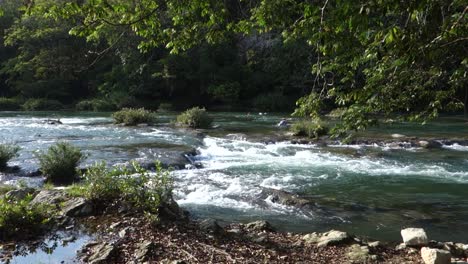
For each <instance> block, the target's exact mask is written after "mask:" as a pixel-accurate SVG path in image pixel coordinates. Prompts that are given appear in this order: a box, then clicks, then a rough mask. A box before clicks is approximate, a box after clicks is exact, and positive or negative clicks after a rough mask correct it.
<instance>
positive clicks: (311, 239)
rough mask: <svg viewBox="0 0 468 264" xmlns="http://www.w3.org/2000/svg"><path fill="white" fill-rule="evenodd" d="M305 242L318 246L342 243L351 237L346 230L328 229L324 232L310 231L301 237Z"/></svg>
mask: <svg viewBox="0 0 468 264" xmlns="http://www.w3.org/2000/svg"><path fill="white" fill-rule="evenodd" d="M302 239H303V240H304V241H305V242H306V243H307V244H317V246H318V247H325V246H332V245H338V244H344V243H347V242H349V241H351V240H352V237H351V236H350V235H348V233H346V232H342V231H338V230H330V231H328V232H326V233H323V234H319V233H315V232H314V233H311V234H307V235H305V236H304V237H303V238H302Z"/></svg>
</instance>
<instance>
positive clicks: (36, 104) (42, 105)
mask: <svg viewBox="0 0 468 264" xmlns="http://www.w3.org/2000/svg"><path fill="white" fill-rule="evenodd" d="M63 108H64V106H63V104H62V103H60V102H59V101H57V100H50V99H46V98H33V99H28V100H27V101H26V102H25V103H24V104H23V109H24V110H26V111H46V110H60V109H63Z"/></svg>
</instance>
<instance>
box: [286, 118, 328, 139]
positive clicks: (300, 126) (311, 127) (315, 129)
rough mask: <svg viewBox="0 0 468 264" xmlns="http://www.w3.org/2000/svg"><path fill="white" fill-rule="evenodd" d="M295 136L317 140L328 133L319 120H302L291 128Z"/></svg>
mask: <svg viewBox="0 0 468 264" xmlns="http://www.w3.org/2000/svg"><path fill="white" fill-rule="evenodd" d="M291 131H292V133H293V135H295V136H306V137H310V138H319V137H321V136H323V135H326V134H327V133H328V128H327V127H326V126H325V125H324V124H323V122H322V121H320V120H302V121H299V122H297V123H294V124H293V125H292V126H291Z"/></svg>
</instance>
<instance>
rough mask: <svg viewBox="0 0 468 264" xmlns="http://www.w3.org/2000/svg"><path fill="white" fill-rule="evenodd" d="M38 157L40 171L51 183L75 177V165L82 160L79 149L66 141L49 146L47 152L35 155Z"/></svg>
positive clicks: (60, 182)
mask: <svg viewBox="0 0 468 264" xmlns="http://www.w3.org/2000/svg"><path fill="white" fill-rule="evenodd" d="M36 156H37V158H38V159H39V165H40V170H41V172H42V173H43V174H44V175H46V176H47V181H49V182H52V183H56V184H57V183H58V184H62V183H70V182H73V181H74V180H75V178H76V175H77V171H76V167H77V166H78V163H79V162H80V161H81V160H82V158H83V154H82V153H81V151H80V149H78V148H76V147H74V146H73V145H71V144H70V143H67V142H59V143H57V144H55V145H53V146H50V147H49V149H48V150H47V152H42V153H39V154H37V155H36Z"/></svg>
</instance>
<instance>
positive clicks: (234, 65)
mask: <svg viewBox="0 0 468 264" xmlns="http://www.w3.org/2000/svg"><path fill="white" fill-rule="evenodd" d="M1 9H2V12H3V16H2V17H1V18H0V27H2V33H1V34H3V35H2V37H3V39H4V43H3V44H2V45H0V57H1V61H2V65H1V72H0V74H1V77H0V78H1V79H2V82H1V84H0V85H1V86H0V87H1V89H2V90H1V92H0V96H7V97H16V98H20V99H21V100H27V99H29V98H37V97H46V98H47V99H51V100H57V101H59V102H61V103H64V104H73V103H77V99H79V100H87V102H86V103H81V105H82V106H83V107H85V108H86V107H87V108H99V106H100V103H99V102H102V101H105V102H111V105H107V107H110V108H112V107H115V108H122V107H133V106H148V107H150V106H153V107H157V106H158V105H159V104H161V103H162V104H170V105H174V107H176V108H178V107H188V106H193V105H204V106H208V107H216V106H223V109H226V110H229V109H242V108H245V107H249V108H255V109H259V110H266V111H292V110H293V109H294V108H295V111H294V114H295V115H299V116H308V117H318V116H320V115H323V114H326V113H329V112H331V111H333V110H334V109H340V110H341V111H342V114H341V115H340V116H341V119H342V121H343V122H342V123H341V125H340V126H338V127H337V128H336V129H335V131H334V132H335V133H337V134H340V133H341V132H345V131H347V130H350V129H352V130H353V129H354V130H359V129H364V128H366V127H368V126H369V125H372V124H374V123H376V122H377V118H378V117H381V116H382V115H392V116H393V117H394V116H395V115H397V117H399V118H401V119H405V120H426V119H427V118H433V117H436V116H437V115H438V114H439V113H441V112H447V111H461V110H463V109H465V110H464V111H465V114H468V112H467V106H468V85H467V84H468V82H467V68H468V58H467V55H466V54H468V50H467V49H468V23H467V18H466V13H467V12H468V6H467V5H466V2H465V1H461V0H454V1H445V0H411V1H400V0H374V1H364V0H362V1H346V0H317V1H299V0H297V1H296V0H250V1H247V0H226V1H217V0H166V1H162V0H134V1H127V0H84V1H65V0H36V1H30V2H27V4H25V5H24V6H22V5H20V4H18V1H14V0H4V1H2V3H1ZM99 100H100V101H99ZM296 101H297V103H296V105H295V102H296Z"/></svg>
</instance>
